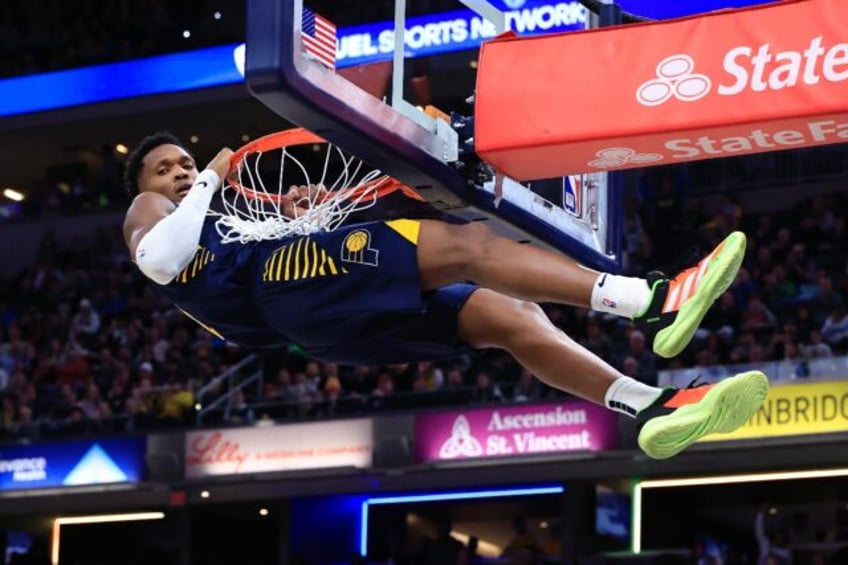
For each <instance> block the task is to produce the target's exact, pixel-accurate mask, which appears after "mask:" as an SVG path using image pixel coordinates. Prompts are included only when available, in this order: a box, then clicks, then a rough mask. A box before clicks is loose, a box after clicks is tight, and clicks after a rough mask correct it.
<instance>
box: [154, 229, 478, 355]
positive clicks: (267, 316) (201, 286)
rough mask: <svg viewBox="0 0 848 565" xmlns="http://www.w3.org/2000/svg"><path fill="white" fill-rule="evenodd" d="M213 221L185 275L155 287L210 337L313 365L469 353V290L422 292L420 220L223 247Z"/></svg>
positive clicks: (455, 287)
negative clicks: (284, 350) (294, 354)
mask: <svg viewBox="0 0 848 565" xmlns="http://www.w3.org/2000/svg"><path fill="white" fill-rule="evenodd" d="M216 220H217V216H208V217H207V218H206V221H205V223H204V225H203V232H202V235H201V237H200V243H199V245H198V249H197V253H196V254H195V257H194V259H193V260H192V262H191V263H190V264H189V265H188V267H186V268H185V270H183V272H182V273H180V275H179V276H178V277H177V278H176V279H174V280H173V281H172V282H171V283H169V284H168V285H165V286H159V287H158V288H159V289H160V290H161V291H162V292H163V293H164V294H165V295H166V296H168V298H170V299H171V300H172V301H173V302H174V303H175V304H176V305H177V306H178V307H179V308H180V309H181V310H183V311H184V312H185V313H186V314H187V315H188V316H190V317H191V318H193V319H194V320H195V321H196V322H198V323H199V324H201V325H203V326H204V327H206V328H207V329H208V330H209V331H211V332H212V333H214V334H215V335H218V336H220V337H222V338H224V339H226V340H228V341H231V342H233V343H236V344H239V345H242V346H246V347H268V346H275V345H283V344H286V343H297V344H299V345H300V346H301V347H303V348H304V349H305V350H306V351H307V352H308V353H310V354H311V355H313V356H314V357H317V358H319V359H322V360H325V361H333V362H336V363H348V364H379V363H400V362H415V361H421V360H435V359H441V358H447V357H455V356H457V355H461V354H463V353H466V352H467V351H468V349H467V348H465V347H464V346H463V344H461V343H459V341H458V336H457V329H458V316H459V311H460V310H461V308H462V307H463V305H464V304H465V302H466V301H467V300H468V298H469V297H470V296H471V294H472V293H473V292H474V290H476V287H475V286H473V285H467V284H457V285H449V286H446V287H443V288H440V289H438V290H436V291H433V292H422V290H421V282H420V273H419V271H418V233H419V229H420V222H419V221H416V220H409V219H399V220H393V221H374V222H366V223H362V224H354V225H347V226H343V227H340V228H338V229H337V230H335V231H333V232H319V233H316V234H313V235H310V236H293V237H287V238H282V239H279V240H273V241H262V242H258V243H248V244H242V243H227V244H223V243H221V239H220V236H219V235H218V233H217V231H216V230H215V221H216Z"/></svg>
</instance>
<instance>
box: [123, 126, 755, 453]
mask: <svg viewBox="0 0 848 565" xmlns="http://www.w3.org/2000/svg"><path fill="white" fill-rule="evenodd" d="M232 154H233V152H232V151H230V150H229V149H222V150H221V151H220V152H219V153H218V155H216V156H215V158H214V159H212V161H211V162H210V163H209V165H208V166H207V168H206V169H205V170H204V171H203V172H200V173H198V171H197V167H196V166H195V162H194V159H193V158H192V156H191V155H190V154H189V153H188V152H187V151H186V149H185V148H184V146H183V145H182V144H181V143H180V142H179V141H178V140H177V139H176V138H175V137H173V136H172V135H170V134H167V133H159V134H155V135H152V136H149V137H147V138H145V139H144V140H143V141H142V142H141V144H140V145H139V146H138V148H137V149H136V150H135V151H134V152H133V154H132V155H131V156H130V157H129V160H128V163H127V168H126V175H125V180H126V185H127V188H128V190H129V191H130V193H131V194H137V195H136V196H135V199H134V200H133V202H132V204H131V205H130V207H129V209H128V211H127V215H126V219H125V223H124V238H125V240H126V243H127V246H128V247H129V251H130V254H131V256H132V258H133V260H134V261H135V262H136V263H137V265H138V267H139V268H140V270H141V271H142V272H143V273H144V274H145V275H146V276H147V277H148V278H150V279H151V280H153V281H154V282H156V283H157V285H158V288H159V289H160V290H161V291H162V292H163V293H164V294H165V295H166V296H168V297H169V299H171V300H172V301H173V302H174V303H175V304H176V305H177V306H178V307H179V308H180V309H182V310H183V311H184V312H185V313H186V314H187V315H189V316H190V317H192V318H193V319H195V321H197V322H198V323H200V324H201V325H203V326H204V327H206V328H207V329H208V330H209V331H211V332H213V333H215V334H216V335H218V336H221V337H223V338H225V339H227V340H229V341H232V342H233V343H236V344H239V345H242V346H246V347H265V346H275V345H283V344H286V343H290V342H293V343H297V344H299V345H300V346H302V347H304V348H305V349H306V350H307V351H308V352H309V353H310V355H313V356H315V357H317V358H319V359H323V360H326V361H332V362H337V363H345V364H381V363H397V362H415V361H418V360H437V359H444V358H448V357H453V356H458V355H461V354H463V353H467V352H469V351H470V350H479V349H484V348H490V347H493V348H500V349H504V350H506V351H508V352H509V353H510V354H512V356H513V357H515V359H517V360H518V361H519V362H520V363H521V364H522V365H523V366H525V367H526V368H527V369H528V370H529V371H531V372H532V373H533V374H534V375H536V376H537V377H538V378H539V379H541V380H542V381H544V382H545V383H547V384H548V385H550V386H552V387H555V388H558V389H560V390H563V391H566V392H569V393H571V394H574V395H577V396H579V397H581V398H584V399H587V400H590V401H593V402H595V403H598V404H601V405H603V406H606V407H607V408H609V409H612V410H615V411H617V412H621V413H624V414H627V415H629V416H631V417H634V418H635V419H636V421H637V425H638V426H639V445H640V447H641V448H642V449H643V450H644V451H645V452H646V453H647V454H648V455H649V456H651V457H653V458H666V457H671V456H673V455H675V454H677V453H679V452H680V451H681V450H683V449H685V448H686V447H688V446H689V445H691V444H692V443H693V442H694V441H696V440H697V439H699V438H701V437H703V436H704V435H707V434H709V433H714V432H719V433H721V432H730V431H733V430H735V429H736V428H738V427H739V426H741V425H743V424H744V423H745V422H746V421H747V420H748V419H749V418H750V417H751V416H752V415H753V414H754V413H755V412H756V411H757V410H758V409H759V407H760V406H761V404H762V403H763V401H764V400H765V397H766V393H767V390H768V379H767V378H766V376H765V375H764V374H762V373H760V372H756V371H752V372H747V373H742V374H739V375H736V376H734V377H731V378H729V379H726V380H723V381H721V382H719V383H717V384H715V385H702V386H697V387H694V388H687V389H676V388H666V389H660V388H655V387H651V386H648V385H646V384H643V383H641V382H639V381H637V380H634V379H632V378H629V377H626V376H624V375H622V374H621V373H620V372H618V371H617V370H616V369H614V368H613V367H611V366H610V365H609V364H607V363H606V362H605V361H604V360H602V359H600V358H599V357H597V356H595V355H594V354H592V353H591V352H589V351H588V350H586V349H584V348H583V347H582V346H580V345H579V344H577V343H576V342H575V341H573V340H572V339H570V338H569V337H568V336H566V335H565V333H563V332H562V331H561V330H560V329H558V328H557V327H555V326H554V325H553V324H552V323H551V322H550V321H549V320H548V318H547V316H546V315H545V314H544V312H543V311H542V309H541V308H540V307H539V306H538V305H537V302H553V303H559V304H569V305H574V306H579V307H584V308H591V309H594V310H597V311H601V312H607V313H611V314H616V315H619V316H623V317H625V318H629V319H632V320H633V321H634V323H635V324H636V326H637V327H639V328H640V329H641V330H642V331H644V332H645V333H646V334H647V335H649V336H652V337H653V339H654V341H653V349H654V351H655V352H656V353H657V354H658V355H661V356H663V357H673V356H675V355H677V354H678V353H680V352H681V351H682V350H683V349H684V348H685V347H686V345H687V344H688V343H689V341H690V340H691V338H692V336H693V335H694V333H695V331H696V329H697V328H698V325H699V324H700V322H701V320H702V318H703V316H704V315H705V314H706V312H707V310H708V309H709V308H710V307H711V306H712V304H713V303H714V301H715V300H716V299H717V298H718V297H719V296H720V295H721V294H722V293H723V292H724V291H725V289H726V288H727V287H728V286H729V285H730V284H731V283H732V282H733V280H734V278H735V276H736V272H737V271H738V269H739V266H740V264H741V262H742V259H743V256H744V252H745V245H746V238H745V236H744V234H742V233H739V232H735V233H732V234H730V235H729V236H728V237H727V238H726V239H725V240H724V241H723V242H722V243H721V244H720V245H719V246H718V247H716V248H715V249H714V250H713V251H712V252H711V253H710V254H709V255H708V256H707V257H705V258H704V259H703V260H701V261H700V262H699V263H698V264H696V265H694V266H693V267H692V268H691V269H687V270H685V271H683V272H681V273H679V274H677V275H676V276H674V277H672V278H667V277H665V276H663V275H661V274H659V273H650V274H648V275H647V278H646V279H641V278H634V277H624V276H618V275H613V274H606V273H598V272H595V271H592V270H589V269H586V268H584V267H582V266H580V265H578V264H577V263H575V262H573V261H572V260H570V259H568V258H566V257H565V256H561V255H558V254H555V253H550V252H547V251H544V250H541V249H539V248H534V247H530V246H527V245H522V244H519V243H516V242H514V241H512V240H508V239H505V238H501V237H498V236H496V235H494V234H493V233H492V232H491V231H490V230H489V229H488V228H487V227H485V226H484V225H482V224H480V223H470V224H464V225H454V224H450V223H445V222H441V221H438V220H409V219H400V220H389V221H372V222H367V223H360V224H353V225H342V226H341V227H339V228H338V229H335V230H334V231H329V232H319V233H314V234H312V235H309V236H291V237H286V238H283V239H278V240H273V241H260V242H252V243H230V244H223V243H222V242H221V237H220V235H219V234H218V233H217V231H216V229H215V221H216V218H215V216H213V215H207V211H208V210H209V207H210V204H211V202H212V197H213V195H214V194H215V192H216V191H218V190H219V189H220V187H221V182H222V181H221V179H222V178H225V177H226V175H227V174H228V172H229V168H230V159H231V156H232ZM308 192H309V189H308V188H307V187H304V186H300V187H292V188H291V189H290V191H289V193H288V194H287V195H285V196H284V198H283V207H282V212H283V213H284V214H285V215H286V216H288V217H294V216H295V215H296V214H297V215H299V214H301V213H303V212H305V211H306V209H305V206H308V204H307V202H314V199H304V198H302V197H303V196H304V195H305V194H307V193H308ZM465 281H473V283H474V284H469V283H466V282H465ZM478 285H479V286H478Z"/></svg>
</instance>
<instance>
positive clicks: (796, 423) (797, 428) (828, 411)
mask: <svg viewBox="0 0 848 565" xmlns="http://www.w3.org/2000/svg"><path fill="white" fill-rule="evenodd" d="M845 431H848V381H834V382H826V383H805V384H791V385H781V386H772V387H771V389H769V394H768V397H767V398H766V401H765V403H764V404H763V407H762V408H760V411H759V412H757V414H756V415H755V416H754V417H753V418H751V419H750V420H749V421H748V423H747V424H745V425H744V426H742V427H741V428H739V429H738V430H736V431H735V432H733V433H730V434H721V435H713V436H709V437H707V438H704V440H703V441H727V440H733V439H749V438H761V437H780V436H796V435H805V434H825V433H833V432H845Z"/></svg>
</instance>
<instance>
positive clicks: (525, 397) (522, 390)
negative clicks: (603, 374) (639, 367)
mask: <svg viewBox="0 0 848 565" xmlns="http://www.w3.org/2000/svg"><path fill="white" fill-rule="evenodd" d="M625 374H626V373H625ZM541 398H542V387H541V383H540V382H539V380H538V379H537V378H536V377H534V376H533V373H531V372H530V371H528V370H527V369H522V371H521V375H520V376H519V377H518V382H517V383H515V387H514V388H513V390H512V400H513V401H514V402H536V401H538V400H541Z"/></svg>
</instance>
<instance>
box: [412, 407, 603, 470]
mask: <svg viewBox="0 0 848 565" xmlns="http://www.w3.org/2000/svg"><path fill="white" fill-rule="evenodd" d="M617 445H618V416H617V415H616V414H615V413H614V412H611V411H609V410H607V409H605V408H603V407H601V406H597V405H595V404H590V403H588V402H563V403H559V404H530V405H518V406H504V407H496V408H477V409H468V410H461V411H458V412H457V411H452V412H439V413H434V414H421V415H417V416H416V417H415V453H416V460H417V461H419V462H424V461H438V460H444V459H460V458H475V457H503V456H521V455H533V454H539V453H563V452H569V451H602V450H604V449H610V448H614V447H616V446H617Z"/></svg>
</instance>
